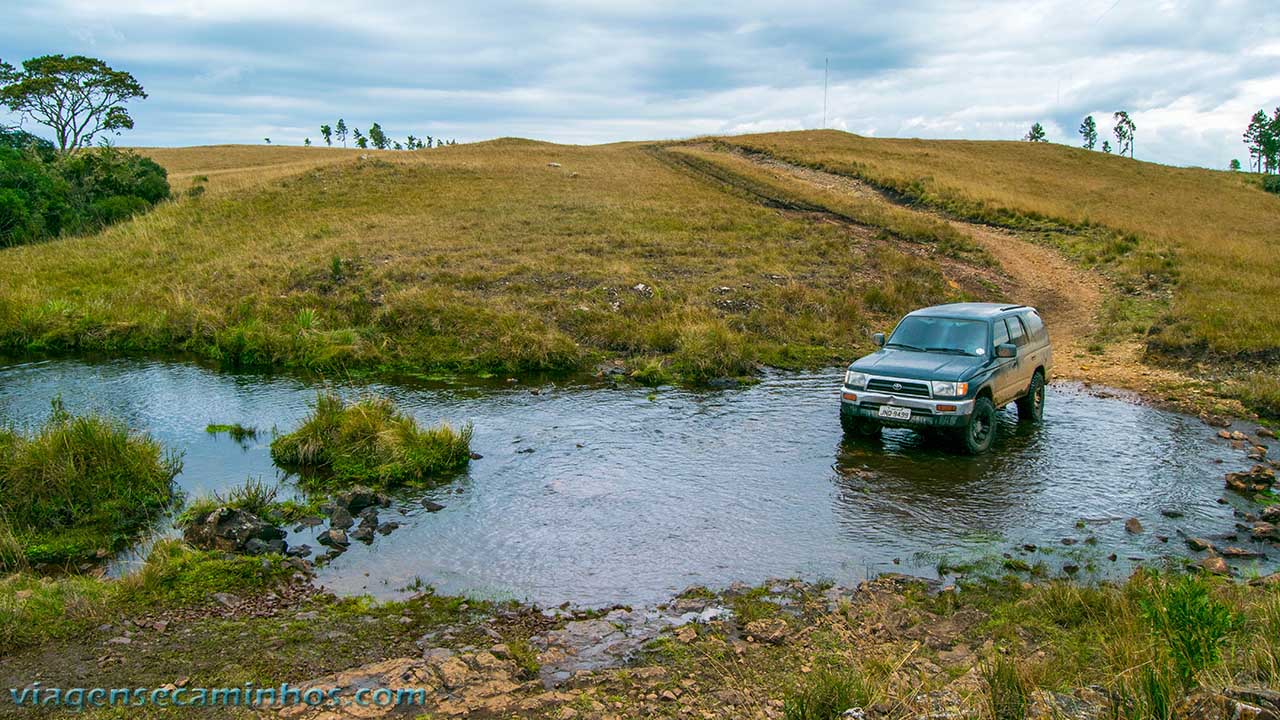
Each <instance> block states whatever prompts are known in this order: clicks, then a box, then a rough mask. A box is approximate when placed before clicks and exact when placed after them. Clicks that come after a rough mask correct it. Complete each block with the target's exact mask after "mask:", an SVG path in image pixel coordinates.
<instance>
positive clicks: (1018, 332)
mask: <svg viewBox="0 0 1280 720" xmlns="http://www.w3.org/2000/svg"><path fill="white" fill-rule="evenodd" d="M1005 321H1006V322H1008V323H1009V342H1011V343H1013V344H1014V345H1017V346H1018V347H1022V346H1023V345H1026V344H1027V333H1026V331H1025V330H1023V329H1022V321H1021V320H1019V319H1018V316H1017V315H1012V316H1010V317H1007V318H1005Z"/></svg>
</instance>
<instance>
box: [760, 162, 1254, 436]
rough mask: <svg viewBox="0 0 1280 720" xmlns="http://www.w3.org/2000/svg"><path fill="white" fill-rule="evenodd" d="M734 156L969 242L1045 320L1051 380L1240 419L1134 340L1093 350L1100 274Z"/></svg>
mask: <svg viewBox="0 0 1280 720" xmlns="http://www.w3.org/2000/svg"><path fill="white" fill-rule="evenodd" d="M735 155H737V156H738V157H740V158H744V159H747V160H750V161H751V162H752V163H755V164H757V165H760V166H762V167H767V168H769V169H770V170H773V171H775V172H777V173H780V174H783V175H785V176H787V177H789V178H790V179H792V180H794V181H796V182H800V183H805V184H808V185H811V186H813V187H816V188H819V189H822V190H825V191H828V192H838V193H848V194H850V195H854V196H857V197H859V198H862V199H869V200H874V201H876V202H882V203H885V204H887V205H894V206H896V207H898V208H901V209H906V210H908V211H910V212H915V213H920V214H923V215H929V216H930V217H933V218H935V219H939V220H942V221H943V222H946V223H948V224H949V225H951V226H952V227H953V228H955V229H956V230H958V231H960V232H961V233H963V234H964V235H966V236H967V237H969V238H971V239H972V240H973V241H974V242H975V243H976V244H977V245H979V246H981V247H982V248H983V249H985V250H986V251H987V252H988V253H989V254H990V255H991V256H992V257H994V258H995V260H996V262H997V263H999V265H1000V269H1001V274H1002V275H1003V277H1004V279H1005V282H1004V283H1003V290H1004V293H1005V296H1006V297H1007V298H1008V299H1009V300H1011V301H1013V302H1017V303H1023V304H1026V305H1032V306H1034V307H1036V308H1037V309H1039V310H1040V312H1041V314H1042V315H1043V316H1044V318H1045V321H1046V323H1047V324H1048V325H1049V329H1050V333H1051V335H1052V338H1053V342H1054V355H1055V359H1056V366H1055V368H1054V376H1055V377H1058V378H1063V379H1070V380H1079V381H1083V382H1086V383H1097V384H1100V385H1106V386H1109V387H1113V388H1119V389H1123V390H1129V391H1133V392H1136V393H1138V394H1139V395H1141V396H1142V397H1143V398H1145V399H1148V400H1151V401H1155V402H1157V403H1159V404H1163V405H1171V406H1176V407H1178V408H1180V409H1183V410H1197V411H1198V410H1202V409H1203V408H1204V407H1205V405H1206V400H1207V401H1208V404H1212V405H1222V404H1225V405H1226V406H1227V407H1225V408H1223V409H1224V410H1225V411H1226V412H1227V413H1229V414H1235V415H1243V414H1245V413H1244V410H1243V408H1241V407H1239V405H1238V403H1234V402H1230V403H1226V402H1225V401H1221V400H1219V399H1216V398H1208V397H1207V396H1208V395H1210V394H1211V393H1212V390H1211V387H1210V385H1209V384H1208V383H1206V382H1204V381H1202V380H1200V379H1198V378H1193V377H1189V376H1187V375H1185V374H1183V373H1180V372H1178V371H1176V370H1172V369H1168V368H1159V367H1153V366H1150V365H1147V364H1145V363H1143V362H1142V355H1143V348H1142V343H1141V342H1140V341H1138V340H1137V339H1126V340H1121V341H1117V342H1111V343H1108V344H1107V345H1106V346H1105V347H1101V348H1100V347H1099V346H1098V345H1096V344H1095V343H1094V341H1093V338H1094V337H1095V335H1096V333H1097V331H1098V327H1099V322H1100V320H1099V315H1100V312H1101V311H1102V307H1103V303H1104V301H1105V300H1106V298H1107V296H1108V294H1109V293H1111V292H1114V289H1113V288H1112V287H1111V285H1110V283H1109V282H1108V281H1107V280H1106V278H1104V277H1103V276H1102V275H1100V274H1098V273H1096V272H1093V271H1091V270H1087V269H1085V268H1082V267H1080V266H1078V265H1076V264H1074V263H1072V262H1071V261H1070V260H1068V259H1067V258H1065V257H1063V256H1062V255H1061V254H1059V253H1058V252H1057V251H1056V250H1054V249H1053V248H1051V247H1047V246H1045V245H1042V244H1039V243H1036V242H1033V241H1031V240H1028V239H1026V238H1024V237H1022V236H1020V235H1019V233H1017V232H1014V231H1011V230H1005V229H1002V228H996V227H992V226H989V225H982V224H979V223H973V222H966V221H963V220H957V219H954V218H949V217H946V216H944V215H942V214H940V213H936V212H933V211H931V210H925V209H920V208H918V207H913V206H909V205H903V204H900V203H897V202H895V201H894V200H892V199H890V198H889V197H887V196H886V195H885V194H884V193H882V192H880V191H879V190H878V189H876V188H875V187H873V186H871V185H868V184H867V183H864V182H862V181H861V180H858V179H857V178H852V177H848V176H845V175H837V174H835V173H830V172H825V171H822V170H815V169H812V168H806V167H802V166H799V165H793V164H790V163H787V162H785V161H782V160H778V159H776V158H771V157H768V156H764V155H759V154H753V153H737V152H735ZM1091 346H1092V348H1091Z"/></svg>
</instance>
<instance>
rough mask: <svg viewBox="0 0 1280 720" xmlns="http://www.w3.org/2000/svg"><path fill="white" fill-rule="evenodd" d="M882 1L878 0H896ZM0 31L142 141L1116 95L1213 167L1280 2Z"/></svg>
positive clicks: (296, 139) (1077, 102)
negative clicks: (128, 98) (103, 95)
mask: <svg viewBox="0 0 1280 720" xmlns="http://www.w3.org/2000/svg"><path fill="white" fill-rule="evenodd" d="M889 5H893V7H892V8H889V7H887V6H889ZM5 15H6V22H5V23H4V25H3V26H2V27H0V55H2V56H3V59H5V60H7V61H9V62H12V63H15V64H16V63H17V62H18V61H20V60H22V59H24V58H27V57H31V56H35V55H40V54H45V53H65V54H73V53H79V54H86V55H93V56H96V57H100V58H103V59H104V60H106V61H107V62H109V63H110V64H111V65H113V66H114V67H117V68H119V69H125V70H128V71H130V72H132V73H133V74H134V75H135V76H136V77H137V78H138V79H139V81H141V82H142V84H143V85H144V86H145V87H146V89H147V91H148V92H149V93H150V96H151V97H150V98H149V99H147V100H145V101H140V102H137V103H135V104H134V105H133V106H132V107H131V110H132V112H133V115H134V118H135V120H136V121H137V127H136V129H135V130H133V131H132V132H129V133H127V134H126V135H125V136H123V137H122V138H121V139H120V142H122V143H127V144H135V145H195V144H211V143H229V142H237V143H255V142H262V139H263V138H264V137H270V138H271V139H272V141H273V142H275V143H290V144H293V143H301V142H302V140H303V138H304V137H311V138H312V140H313V141H317V140H318V139H319V130H318V127H319V125H320V124H321V123H324V122H329V123H332V122H334V121H336V120H337V118H338V117H343V118H345V119H346V121H347V124H348V125H351V126H354V127H359V128H361V129H367V127H368V125H369V123H370V122H372V121H377V122H380V123H381V124H382V126H383V128H384V129H386V130H387V131H388V133H390V134H392V135H395V136H397V137H403V136H405V135H407V134H409V133H414V134H417V135H420V136H421V135H434V136H438V137H439V136H443V137H452V138H456V139H457V140H458V141H459V142H463V141H468V140H480V139H485V138H492V137H499V136H504V135H515V136H523V137H532V138H538V139H544V140H552V141H557V142H567V143H597V142H607V141H613V140H634V139H652V138H673V137H685V136H691V135H699V134H706V133H741V132H752V131H759V130H793V129H803V128H817V127H822V125H823V63H824V60H825V59H828V58H829V62H830V89H829V95H828V105H827V117H826V123H827V125H828V126H829V127H834V128H839V129H844V130H848V131H850V132H855V133H860V134H865V135H875V136H882V137H890V136H892V137H937V138H987V139H1017V138H1019V137H1021V136H1022V135H1023V134H1025V132H1026V130H1027V127H1028V126H1029V125H1030V124H1031V123H1032V122H1034V121H1040V122H1042V123H1043V124H1044V125H1045V128H1046V129H1047V131H1048V134H1049V139H1050V140H1052V141H1054V142H1067V143H1073V144H1074V143H1076V142H1077V139H1078V138H1077V134H1076V128H1077V127H1078V125H1079V122H1080V120H1081V118H1082V117H1083V116H1085V115H1087V114H1090V113H1092V114H1094V115H1095V116H1096V117H1097V119H1098V121H1099V125H1100V126H1101V129H1102V132H1103V133H1109V132H1110V129H1111V127H1112V122H1111V113H1112V111H1114V110H1118V109H1125V110H1128V111H1129V112H1130V114H1131V115H1132V116H1133V118H1134V120H1135V122H1136V123H1137V126H1138V131H1137V142H1136V148H1137V156H1138V157H1139V158H1143V159H1148V160H1155V161H1158V162H1164V163H1170V164H1177V165H1204V166H1208V167H1225V166H1226V164H1227V162H1228V161H1229V160H1230V159H1231V158H1233V157H1239V158H1242V159H1244V158H1245V157H1247V152H1246V150H1245V149H1244V146H1243V144H1242V143H1241V142H1240V136H1241V133H1242V132H1243V130H1244V126H1245V125H1246V124H1247V123H1248V119H1249V116H1250V115H1251V114H1252V113H1253V112H1254V111H1256V110H1257V109H1258V108H1260V107H1264V106H1265V107H1267V108H1274V107H1275V106H1277V105H1280V36H1277V34H1276V32H1275V29H1276V28H1277V27H1280V23H1278V22H1277V21H1280V2H1275V0H1252V1H1248V2H1246V1H1243V0H1240V1H1234V2H1233V1H1226V2H1209V1H1207V0H1204V1H1200V2H1180V1H1176V0H1118V1H1117V0H1072V1H1070V2H1047V1H1046V2H1035V1H1030V2H1027V1H1024V2H979V1H977V0H973V1H965V0H949V1H945V2H922V1H913V0H906V1H903V2H897V3H888V2H829V3H813V2H807V1H806V0H790V1H789V2H777V1H776V0H771V1H768V2H754V1H743V2H733V3H724V2H717V3H698V2H690V1H688V0H685V1H683V2H646V3H639V2H625V1H624V0H602V1H600V2H587V1H583V0H568V1H566V2H558V3H545V4H542V3H527V2H519V3H518V2H504V1H501V0H499V1H498V2H483V1H480V2H477V1H475V0H472V1H471V2H465V3H424V2H402V3H391V2H362V3H353V2H327V1H325V0H306V1H301V0H225V1H223V2H212V1H210V2H203V1H200V0H168V1H166V0H113V2H111V3H102V2H99V1H98V0H43V1H41V2H22V1H21V0H20V1H19V2H18V3H17V6H16V7H13V6H10V7H8V8H7V9H6V10H5Z"/></svg>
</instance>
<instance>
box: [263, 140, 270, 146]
mask: <svg viewBox="0 0 1280 720" xmlns="http://www.w3.org/2000/svg"><path fill="white" fill-rule="evenodd" d="M262 142H264V143H266V144H268V145H270V144H271V138H262Z"/></svg>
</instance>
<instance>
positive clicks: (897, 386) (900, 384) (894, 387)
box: [893, 383, 902, 390]
mask: <svg viewBox="0 0 1280 720" xmlns="http://www.w3.org/2000/svg"><path fill="white" fill-rule="evenodd" d="M893 389H894V390H901V389H902V383H894V384H893Z"/></svg>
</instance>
